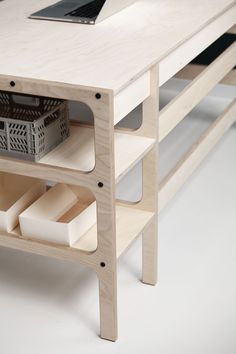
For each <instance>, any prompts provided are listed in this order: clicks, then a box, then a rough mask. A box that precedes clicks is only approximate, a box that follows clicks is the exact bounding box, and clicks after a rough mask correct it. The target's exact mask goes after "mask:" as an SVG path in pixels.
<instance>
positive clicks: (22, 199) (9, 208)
mask: <svg viewBox="0 0 236 354" xmlns="http://www.w3.org/2000/svg"><path fill="white" fill-rule="evenodd" d="M44 192H45V184H44V182H43V181H40V180H38V179H35V178H30V177H24V176H18V175H13V174H9V173H0V230H1V231H7V232H10V231H12V230H13V229H14V228H15V227H16V226H17V225H18V223H19V214H20V213H21V212H22V211H23V210H24V209H26V208H27V207H28V206H29V205H30V204H31V203H33V202H34V201H35V200H36V199H37V198H38V197H40V196H41V195H42V194H43V193H44Z"/></svg>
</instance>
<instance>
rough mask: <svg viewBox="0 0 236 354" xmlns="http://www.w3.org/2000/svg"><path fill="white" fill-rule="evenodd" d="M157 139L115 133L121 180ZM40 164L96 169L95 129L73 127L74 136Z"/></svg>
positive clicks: (116, 157) (116, 170)
mask: <svg viewBox="0 0 236 354" xmlns="http://www.w3.org/2000/svg"><path fill="white" fill-rule="evenodd" d="M154 143H155V141H154V139H150V138H144V137H139V136H132V135H129V134H122V133H115V176H116V180H117V181H119V180H120V179H121V178H122V176H123V175H124V174H125V173H126V172H127V171H129V170H130V169H131V168H132V167H133V166H134V165H135V164H136V163H137V162H138V161H140V160H141V159H142V158H143V157H144V155H145V154H146V153H147V152H148V151H149V150H150V149H151V148H152V147H153V145H154ZM39 163H41V164H46V165H51V166H59V167H62V168H69V169H74V170H79V171H82V172H89V171H92V170H93V168H94V166H95V151H94V130H93V128H89V127H82V126H71V135H70V137H69V138H68V139H67V140H66V141H64V142H63V143H62V144H60V145H59V146H58V147H56V148H55V149H54V150H53V151H51V152H50V153H48V154H47V155H46V156H44V157H43V158H42V159H41V160H40V161H39Z"/></svg>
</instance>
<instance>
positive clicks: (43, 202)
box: [19, 184, 96, 246]
mask: <svg viewBox="0 0 236 354" xmlns="http://www.w3.org/2000/svg"><path fill="white" fill-rule="evenodd" d="M19 220H20V228H21V234H22V236H23V237H26V238H30V239H38V240H44V241H49V242H55V243H59V244H64V245H68V246H73V244H74V243H75V242H76V241H77V240H78V239H79V238H80V237H81V236H82V235H84V233H85V232H86V231H88V230H89V228H91V227H92V226H93V225H94V224H95V223H96V202H91V204H90V205H88V204H86V205H85V204H83V203H81V202H80V197H79V194H78V193H76V187H72V186H68V185H65V184H57V185H55V186H54V187H52V188H51V189H50V190H49V191H47V192H46V193H45V194H44V195H43V196H42V197H41V198H39V199H38V200H37V201H36V202H35V203H33V204H32V205H31V206H30V207H29V208H28V209H26V210H25V211H24V212H23V213H22V214H21V215H20V217H19Z"/></svg>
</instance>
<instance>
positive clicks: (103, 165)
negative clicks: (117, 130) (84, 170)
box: [92, 93, 117, 341]
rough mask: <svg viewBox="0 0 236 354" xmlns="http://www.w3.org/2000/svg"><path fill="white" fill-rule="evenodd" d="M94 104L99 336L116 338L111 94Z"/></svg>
mask: <svg viewBox="0 0 236 354" xmlns="http://www.w3.org/2000/svg"><path fill="white" fill-rule="evenodd" d="M95 98H96V100H97V102H96V104H95V105H94V107H93V108H92V109H93V113H94V127H95V156H96V165H95V171H94V172H95V174H96V176H97V181H96V185H95V186H94V194H95V197H96V201H97V234H98V249H97V254H98V255H99V264H98V265H97V275H98V279H99V304H100V334H101V337H102V338H103V339H107V340H111V341H115V340H116V339H117V269H116V268H117V257H116V210H115V162H114V158H115V156H114V108H113V101H114V100H113V95H112V94H109V93H103V94H100V93H97V94H96V95H95Z"/></svg>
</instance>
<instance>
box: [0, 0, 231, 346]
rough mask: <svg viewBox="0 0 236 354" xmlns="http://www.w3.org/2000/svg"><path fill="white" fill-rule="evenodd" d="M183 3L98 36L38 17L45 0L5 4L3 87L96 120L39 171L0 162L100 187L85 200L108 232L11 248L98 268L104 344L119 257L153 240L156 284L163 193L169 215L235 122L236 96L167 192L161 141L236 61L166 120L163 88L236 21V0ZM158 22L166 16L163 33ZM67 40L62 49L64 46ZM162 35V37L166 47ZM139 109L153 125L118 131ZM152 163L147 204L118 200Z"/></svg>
mask: <svg viewBox="0 0 236 354" xmlns="http://www.w3.org/2000/svg"><path fill="white" fill-rule="evenodd" d="M182 2H183V6H181V7H180V8H178V2H176V1H174V0H170V1H167V2H166V1H164V0H163V1H162V0H161V1H160V2H159V1H157V2H153V1H151V0H147V1H146V2H145V4H140V3H137V4H135V5H133V11H132V12H130V9H126V10H124V11H123V13H122V16H121V14H119V15H117V16H114V19H113V18H112V19H109V20H107V22H106V24H105V22H104V26H103V25H102V24H101V25H100V26H90V27H89V28H88V27H87V26H81V25H73V24H64V23H60V24H55V23H52V22H40V21H34V20H29V19H27V16H26V15H27V14H30V13H32V12H34V11H36V10H38V8H39V7H40V6H41V5H39V4H37V2H35V3H33V2H31V1H28V0H24V1H22V4H21V9H19V10H16V9H18V6H17V0H12V1H10V2H3V3H1V4H0V12H1V14H2V13H3V14H4V16H3V20H2V21H1V24H0V33H1V37H0V50H1V52H2V53H4V55H3V56H1V57H0V90H6V91H11V92H19V93H27V94H37V95H44V96H45V95H47V96H49V97H56V98H62V99H66V100H74V101H81V102H83V103H85V104H86V105H88V106H89V108H90V109H91V111H92V112H93V115H94V126H93V127H86V126H84V125H72V126H71V137H70V138H69V139H68V140H67V141H65V142H64V143H62V144H61V145H60V146H58V147H57V148H56V149H55V150H53V151H52V152H50V153H49V154H48V155H46V156H45V157H44V158H42V159H41V161H40V162H39V163H32V162H26V161H20V160H15V159H10V158H6V157H0V170H1V171H3V172H10V173H15V174H19V175H24V176H31V177H37V178H41V179H46V180H51V181H55V182H61V183H67V184H71V185H76V186H81V187H84V188H86V189H87V190H89V191H90V192H89V193H88V195H87V196H86V194H85V195H84V202H85V203H86V198H88V199H89V198H91V193H92V194H93V196H94V197H95V199H96V203H97V223H96V225H94V226H93V227H92V228H91V229H89V230H88V231H87V232H86V233H85V234H84V235H83V236H82V238H81V239H80V240H79V241H78V242H77V243H76V244H75V245H73V247H67V246H62V245H59V244H55V243H47V242H42V241H41V242H40V241H32V240H26V239H23V238H22V237H21V235H20V230H19V228H17V229H16V230H14V231H13V232H12V233H10V234H7V233H1V235H0V245H1V246H3V247H9V248H15V249H18V250H22V251H26V252H32V253H35V254H39V255H43V256H49V257H55V258H59V259H64V260H68V261H72V262H75V263H79V264H83V265H86V266H88V267H89V268H91V269H92V270H93V271H95V272H96V274H97V276H98V279H99V295H100V296H99V297H100V320H101V337H102V338H105V339H109V340H112V341H114V340H116V339H117V259H118V258H119V257H120V256H121V255H122V254H123V253H124V252H125V251H126V249H127V248H128V247H129V246H130V245H131V244H132V242H133V240H134V239H135V238H136V237H137V236H139V235H140V234H142V235H143V259H142V261H143V276H142V280H143V282H144V283H147V284H151V285H155V284H156V281H157V220H158V194H159V193H160V206H159V210H160V209H161V208H162V207H164V205H165V204H166V203H167V201H169V200H170V198H171V197H172V196H173V195H174V194H175V193H176V192H177V190H178V189H179V188H180V187H181V185H182V184H183V183H184V181H185V180H186V179H187V178H188V177H189V175H190V174H191V173H192V172H193V171H194V170H195V168H196V167H197V166H198V164H199V163H200V162H201V161H202V160H203V158H204V157H205V156H206V155H207V153H208V152H209V151H210V149H211V148H212V147H213V146H214V145H215V143H216V142H217V141H218V140H219V139H220V138H221V136H222V134H223V133H224V132H225V131H226V130H227V129H228V128H229V127H230V126H231V125H232V124H233V122H234V121H235V113H236V102H235V100H234V101H233V102H232V103H231V104H230V106H229V107H228V108H227V109H226V111H225V112H224V113H223V114H222V115H221V116H220V117H219V119H218V120H217V121H216V123H214V124H213V126H212V127H210V128H209V129H208V131H207V132H206V133H205V134H204V135H203V136H202V138H201V139H199V141H198V143H197V144H195V146H194V147H193V148H192V149H191V150H190V151H189V153H188V154H187V155H186V156H185V157H184V159H182V160H181V161H180V162H179V163H178V164H177V165H176V166H175V168H174V169H173V170H172V171H171V172H170V174H169V175H168V176H167V177H166V178H165V180H164V181H163V182H162V183H161V186H160V187H159V186H158V146H159V142H160V141H161V140H162V139H164V138H165V136H167V135H168V134H169V133H170V132H171V131H172V130H173V129H174V128H175V126H176V125H177V124H179V123H180V122H181V121H182V120H183V119H184V117H185V116H186V115H187V114H188V113H189V112H190V111H191V110H192V109H193V108H194V107H195V106H196V105H197V104H198V103H199V102H200V100H201V99H202V98H203V97H205V96H206V95H207V94H208V92H209V91H210V90H211V89H212V88H213V87H214V86H215V85H216V84H217V83H218V82H220V81H221V80H222V79H223V78H224V77H225V76H226V75H228V73H229V72H230V71H231V70H232V69H233V67H234V65H235V62H236V60H235V58H236V45H235V44H233V45H232V46H231V47H230V48H229V49H227V50H226V51H225V52H224V53H222V55H221V56H220V57H219V58H217V59H216V61H215V62H214V63H212V64H211V65H210V66H209V67H208V68H205V69H204V70H203V71H201V72H200V73H199V75H198V76H196V77H195V78H194V80H193V81H192V82H191V83H190V84H189V85H188V86H187V87H186V89H184V91H183V92H181V93H180V94H179V95H177V97H176V98H175V99H174V100H173V101H172V102H170V103H169V104H168V105H167V106H166V107H164V108H163V110H161V111H160V112H159V87H160V86H161V85H162V84H163V83H165V82H166V81H167V80H168V79H170V78H171V77H172V76H174V75H175V74H177V72H179V70H181V69H183V67H185V65H186V64H188V63H189V62H190V61H191V60H192V59H193V58H194V57H196V56H197V55H198V54H199V53H201V51H203V50H204V49H205V48H206V47H207V46H208V45H210V44H211V43H212V42H214V41H215V40H216V39H217V38H218V37H219V36H220V35H221V34H223V33H225V32H226V31H228V30H229V29H230V28H231V27H232V26H233V25H234V24H235V20H236V6H235V2H234V1H233V0H217V1H216V0H214V1H213V0H210V1H208V2H207V4H206V2H205V1H204V0H200V1H198V2H197V3H194V6H193V5H192V2H191V1H189V0H183V1H182ZM47 3H48V4H50V3H51V1H50V0H48V1H47V0H45V1H44V5H47ZM14 5H15V10H14V11H13V10H12V9H13V8H14ZM135 6H136V8H134V7H135ZM134 10H135V11H134ZM131 13H132V14H134V13H135V15H134V16H135V18H134V20H133V29H132V33H128V32H127V31H128V29H127V26H126V25H125V24H126V23H128V22H129V21H128V20H129V18H130V15H131ZM144 13H146V16H143V14H144ZM176 14H178V18H177V17H176ZM16 18H17V21H15V19H16ZM149 18H152V19H154V18H156V22H155V23H152V26H151V27H150V23H149V20H148V19H149ZM179 18H182V19H183V20H182V22H181V24H180V22H179V20H178V19H179ZM141 19H142V22H140V20H141ZM166 21H169V22H170V23H171V26H166ZM122 23H123V24H124V26H122ZM109 28H110V30H109ZM117 28H118V29H119V31H118V32H117V31H116V34H115V35H114V33H113V32H114V31H115V29H117ZM23 32H24V33H25V36H24V39H22V38H19V36H18V33H23ZM134 34H135V37H136V38H139V39H140V40H139V41H136V40H134ZM58 36H60V42H61V43H62V44H61V46H62V47H60V46H57V45H56V43H57V40H58ZM153 38H157V40H156V41H155V43H154V41H153ZM23 47H24V50H22V48H23ZM55 53H57V54H55ZM16 58H17V59H16ZM55 59H56V60H55ZM231 83H232V82H231ZM234 84H235V83H234ZM139 104H142V108H143V110H142V117H143V120H142V125H141V127H140V128H139V129H137V130H135V131H130V130H120V129H118V128H117V127H116V124H117V123H118V122H119V121H121V120H122V118H124V117H125V116H126V115H127V114H128V113H129V112H131V111H132V110H133V109H134V108H135V107H137V106H138V105H139ZM140 161H142V167H143V176H142V183H143V193H142V200H140V201H139V202H137V203H133V204H132V203H129V204H128V203H124V202H123V203H122V202H121V201H116V198H115V195H116V185H117V183H118V182H119V181H120V180H121V179H122V177H124V176H125V175H126V174H127V173H128V172H129V171H130V170H131V169H132V167H134V166H135V165H136V164H137V163H138V162H140Z"/></svg>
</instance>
